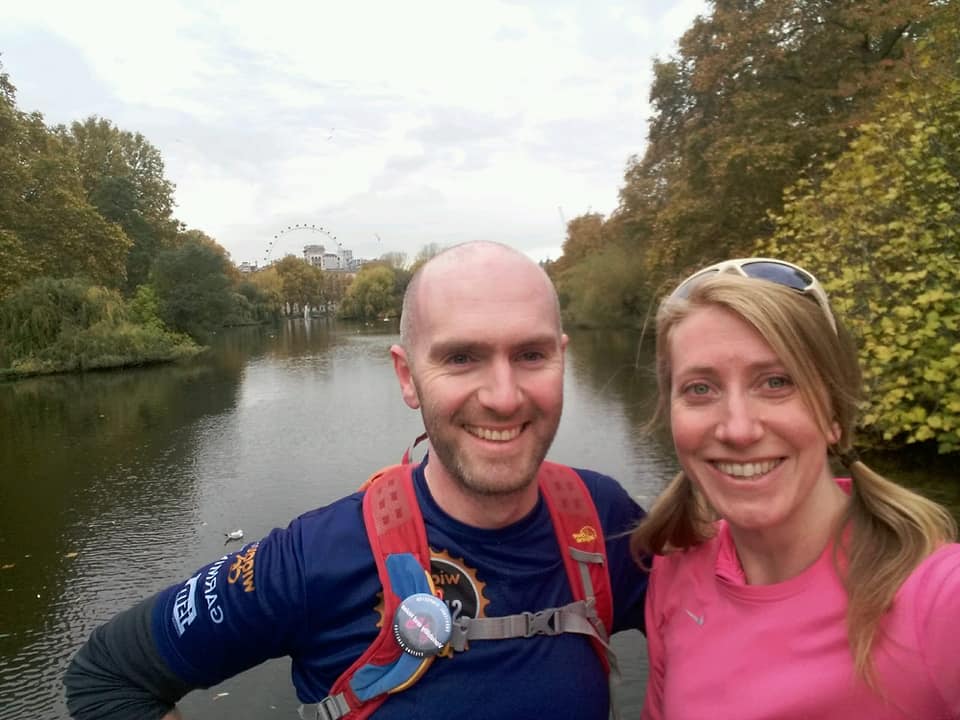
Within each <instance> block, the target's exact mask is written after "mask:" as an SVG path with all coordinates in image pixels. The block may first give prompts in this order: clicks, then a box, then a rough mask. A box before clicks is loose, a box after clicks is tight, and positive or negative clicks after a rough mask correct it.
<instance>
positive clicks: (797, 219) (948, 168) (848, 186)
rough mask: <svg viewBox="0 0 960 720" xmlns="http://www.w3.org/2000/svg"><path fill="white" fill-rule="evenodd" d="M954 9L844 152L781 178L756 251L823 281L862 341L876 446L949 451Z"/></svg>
mask: <svg viewBox="0 0 960 720" xmlns="http://www.w3.org/2000/svg"><path fill="white" fill-rule="evenodd" d="M958 57H960V7H958V6H957V5H956V4H955V5H954V6H953V7H952V8H950V9H949V12H945V13H944V14H943V16H942V22H940V23H938V24H937V25H936V26H935V27H934V32H933V33H932V35H931V37H930V38H929V39H928V40H927V41H925V42H923V43H921V45H920V47H919V48H918V50H917V54H916V57H915V58H914V67H915V69H916V72H915V73H914V76H913V78H912V80H911V81H910V82H905V83H903V84H902V85H901V87H900V88H899V89H898V91H897V92H895V93H894V94H892V95H891V96H890V97H889V98H888V99H887V100H885V101H884V102H883V103H882V104H881V105H880V106H879V107H878V109H877V112H876V116H875V118H874V119H872V120H871V121H870V122H867V123H864V124H862V125H861V126H860V127H859V129H858V132H857V134H856V137H855V139H854V140H853V142H852V144H851V146H850V149H849V151H848V152H846V153H844V154H843V155H842V156H840V157H839V158H838V159H837V160H836V161H835V162H831V163H828V164H826V165H825V166H824V167H823V169H822V170H819V169H816V168H815V169H813V172H812V173H811V177H809V178H804V179H802V180H800V181H798V182H797V183H796V184H794V186H792V187H791V188H790V189H789V191H788V192H787V194H786V205H785V208H784V211H783V213H782V214H780V215H779V216H774V218H773V220H774V221H775V222H776V223H777V232H776V234H775V235H774V237H773V238H772V239H771V240H769V241H766V242H763V243H761V244H760V245H759V248H758V251H759V252H762V253H768V254H773V255H779V256H782V257H787V258H790V259H791V260H794V261H796V262H799V263H801V264H803V265H804V266H806V267H808V268H810V269H811V271H813V272H815V273H817V274H818V275H819V276H820V277H821V278H825V279H826V280H825V286H826V288H827V290H828V292H829V293H830V294H831V298H832V301H833V303H834V306H835V307H836V308H837V309H838V312H839V313H840V314H841V315H842V316H843V317H844V318H845V319H846V320H847V323H848V325H849V326H850V327H851V329H852V331H853V332H854V334H855V335H856V336H857V337H858V339H859V341H860V346H861V360H862V364H863V366H864V368H865V380H866V382H867V385H868V389H869V392H868V395H867V400H866V407H865V408H864V414H863V423H864V425H865V429H866V430H867V431H868V432H870V433H872V434H873V437H874V439H875V440H876V441H878V442H879V443H880V444H882V445H885V446H896V445H900V444H903V443H916V442H924V441H935V442H936V443H937V444H938V446H939V449H940V451H941V452H953V451H956V450H958V449H960V73H958V68H957V65H956V62H957V61H956V59H957V58H958Z"/></svg>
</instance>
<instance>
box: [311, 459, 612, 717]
mask: <svg viewBox="0 0 960 720" xmlns="http://www.w3.org/2000/svg"><path fill="white" fill-rule="evenodd" d="M404 459H406V456H405V458H404ZM413 468H414V466H413V465H410V464H405V465H394V466H392V467H388V468H385V469H383V470H381V471H379V472H377V473H375V474H374V475H373V476H372V477H371V478H370V479H369V480H368V481H367V482H366V483H364V485H363V487H362V488H361V489H365V490H366V493H365V495H364V497H363V519H364V523H365V525H366V528H367V536H368V538H369V540H370V547H371V549H372V550H373V557H374V560H375V561H376V564H377V573H378V575H379V577H380V582H381V584H382V585H383V606H384V607H383V619H384V621H383V623H382V625H381V628H380V634H379V635H378V636H377V637H376V639H375V640H374V641H373V643H371V645H370V646H369V647H368V648H367V649H366V651H364V653H363V654H362V655H361V656H360V657H359V658H357V659H356V661H354V663H353V664H352V665H350V667H349V668H347V670H345V671H344V673H343V674H342V675H341V676H340V677H339V678H337V680H336V682H335V683H334V684H333V687H331V688H330V693H329V695H328V696H327V697H326V698H325V699H324V700H323V701H322V702H321V703H319V704H318V705H316V708H317V714H316V716H315V717H316V718H320V719H322V720H337V719H338V718H344V717H346V718H349V719H350V720H361V719H362V718H368V717H369V716H370V715H371V714H372V713H373V712H374V711H375V710H376V709H377V708H378V707H380V705H381V704H382V703H383V702H384V701H385V700H386V699H387V697H388V695H389V694H390V693H392V692H399V691H401V690H404V689H406V688H407V687H409V686H410V685H412V684H413V683H414V682H416V680H417V679H419V677H420V676H421V675H422V674H423V672H424V671H425V670H426V668H427V667H428V666H429V664H430V661H432V660H433V658H432V657H430V658H425V659H424V660H423V661H421V664H420V666H419V668H418V669H417V670H416V672H415V673H413V674H412V675H410V677H409V678H407V679H406V680H405V681H404V682H401V683H400V684H399V685H398V686H396V687H393V688H392V689H387V690H385V691H383V692H380V693H379V694H377V695H375V696H374V697H367V698H364V699H361V698H360V697H358V695H357V692H355V688H354V686H352V685H351V681H352V680H354V678H355V676H356V675H357V673H358V671H360V670H363V671H364V673H367V675H368V676H369V673H370V672H371V670H373V671H375V672H376V671H378V670H380V669H381V668H388V667H390V666H392V665H393V664H395V663H396V662H397V661H398V658H400V656H401V655H402V654H403V650H402V649H401V647H400V645H399V644H398V643H397V640H396V638H395V637H394V635H393V627H392V618H393V617H394V614H395V613H396V611H397V607H398V606H399V604H400V602H401V601H402V600H403V598H401V597H399V596H398V595H397V594H396V593H395V592H394V590H393V583H392V582H391V579H390V575H389V573H388V571H387V557H388V556H390V555H393V554H398V553H409V554H411V555H413V556H414V557H415V558H416V560H417V563H419V566H420V567H421V568H422V569H423V571H424V572H425V573H426V576H427V578H428V580H427V582H428V583H429V582H430V581H429V578H430V547H429V546H428V544H427V533H426V528H425V527H424V524H423V515H422V513H421V512H420V507H419V505H418V503H417V497H416V491H415V489H414V485H413ZM537 483H538V485H539V487H540V494H541V496H542V497H543V499H544V502H545V503H546V504H547V508H548V510H549V512H550V517H551V519H552V521H553V529H554V531H555V532H556V535H557V542H558V543H559V544H560V548H561V554H562V556H563V561H564V567H565V568H566V571H567V579H568V580H569V582H570V589H571V591H572V594H573V597H574V602H573V603H570V604H569V605H566V606H564V607H563V608H549V609H546V610H541V611H539V612H527V613H522V614H521V615H512V616H508V617H506V618H478V619H466V620H464V621H463V622H464V623H466V624H467V625H466V633H465V634H464V633H463V632H461V637H460V639H459V642H457V641H456V638H454V640H452V641H451V643H450V644H451V645H453V646H454V650H455V651H456V650H465V649H466V643H467V641H468V640H469V639H470V638H471V637H472V638H473V639H496V638H498V637H501V638H502V637H529V636H532V635H538V634H550V635H553V634H558V633H561V632H575V633H579V634H585V635H588V636H589V637H590V641H591V643H592V644H593V646H594V648H595V650H596V651H597V654H598V655H599V656H600V660H601V662H602V663H603V666H604V669H605V670H606V671H607V672H608V673H609V672H610V670H611V663H612V662H613V661H614V658H613V654H612V651H611V649H610V647H609V645H608V639H609V636H610V632H611V630H612V628H613V594H612V590H611V586H610V575H609V572H608V569H607V568H608V566H607V554H606V546H605V544H604V537H603V529H602V527H601V525H600V519H599V517H598V516H597V509H596V507H595V506H594V503H593V498H592V497H591V496H590V493H589V491H588V490H587V488H586V485H584V483H583V480H582V479H581V478H580V476H579V475H578V474H577V473H576V471H574V470H573V469H572V468H569V467H567V466H565V465H557V464H555V463H551V462H544V463H543V464H542V465H541V466H540V471H539V472H538V473H537ZM411 564H412V563H411ZM584 610H586V611H585V612H584ZM471 627H472V628H473V630H474V631H475V632H471ZM484 628H486V629H484ZM524 628H525V629H524ZM403 659H404V660H406V659H407V658H403ZM361 694H362V693H361ZM303 709H304V708H302V709H301V715H302V711H303ZM311 717H313V716H311Z"/></svg>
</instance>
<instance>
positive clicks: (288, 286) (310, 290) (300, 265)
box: [273, 255, 327, 312]
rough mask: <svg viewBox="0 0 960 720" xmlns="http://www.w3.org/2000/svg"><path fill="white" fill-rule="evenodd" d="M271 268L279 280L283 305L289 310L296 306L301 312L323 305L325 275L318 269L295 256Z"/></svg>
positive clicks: (286, 258)
mask: <svg viewBox="0 0 960 720" xmlns="http://www.w3.org/2000/svg"><path fill="white" fill-rule="evenodd" d="M273 267H275V268H276V271H277V275H278V276H279V278H280V284H281V293H282V299H283V303H285V304H286V305H288V306H289V307H290V309H291V310H292V309H293V306H297V307H298V308H299V310H300V312H302V311H303V310H304V308H307V307H316V306H318V305H323V304H325V297H324V276H325V275H326V274H327V273H324V272H323V271H322V270H321V269H320V268H318V267H316V266H315V265H311V264H310V263H308V262H307V261H306V260H304V259H303V258H298V257H296V256H295V255H287V256H286V257H285V258H283V259H281V260H279V261H277V262H276V263H274V265H273Z"/></svg>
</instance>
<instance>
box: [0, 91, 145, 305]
mask: <svg viewBox="0 0 960 720" xmlns="http://www.w3.org/2000/svg"><path fill="white" fill-rule="evenodd" d="M76 163H77V161H76V157H75V156H74V154H73V152H72V149H71V147H70V146H69V145H67V144H65V143H64V142H63V141H62V139H61V138H60V137H59V136H58V135H57V134H55V133H52V132H50V130H48V128H47V127H46V125H44V123H43V117H42V116H41V115H40V114H39V113H33V114H29V115H28V114H26V113H23V112H21V111H19V110H18V109H17V107H16V104H15V89H14V87H13V85H12V84H11V83H10V82H9V78H8V77H7V75H6V74H3V73H0V268H2V269H0V278H2V279H3V282H2V284H0V297H2V296H3V295H5V294H9V293H10V292H12V291H13V290H14V289H15V288H16V287H17V286H18V285H20V284H22V283H24V282H26V281H27V280H29V279H30V278H32V277H38V276H40V275H49V276H52V277H71V276H86V277H88V278H90V279H91V280H94V281H96V282H99V283H103V284H106V285H111V286H118V285H119V284H120V283H121V282H122V281H123V276H124V261H125V258H126V254H127V249H128V248H129V246H130V240H129V239H128V238H127V237H126V235H125V234H124V233H123V231H122V230H121V229H120V228H119V227H118V226H116V225H115V224H113V223H112V222H109V221H107V220H105V219H104V218H103V217H102V216H101V215H100V214H99V213H98V212H97V210H96V208H94V207H93V206H92V205H91V204H90V203H89V202H88V201H87V199H86V195H85V192H84V189H83V186H82V184H81V182H80V179H79V176H78V175H77V173H76Z"/></svg>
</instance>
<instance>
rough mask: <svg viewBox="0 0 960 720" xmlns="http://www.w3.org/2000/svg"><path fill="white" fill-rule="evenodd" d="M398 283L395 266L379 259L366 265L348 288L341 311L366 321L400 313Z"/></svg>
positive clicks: (341, 313) (343, 315)
mask: <svg viewBox="0 0 960 720" xmlns="http://www.w3.org/2000/svg"><path fill="white" fill-rule="evenodd" d="M394 286H395V278H394V271H393V269H392V268H390V267H388V266H387V265H382V264H379V263H371V264H368V265H365V266H364V267H362V268H361V269H360V272H358V273H357V276H356V277H355V278H354V279H353V282H352V283H351V284H350V287H349V288H347V293H346V295H345V296H344V298H343V302H342V303H341V305H340V312H339V315H340V316H341V317H344V318H352V319H357V320H365V321H369V320H376V319H378V318H381V317H387V316H391V315H393V316H396V315H398V314H399V308H398V305H397V299H396V295H395V293H394Z"/></svg>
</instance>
